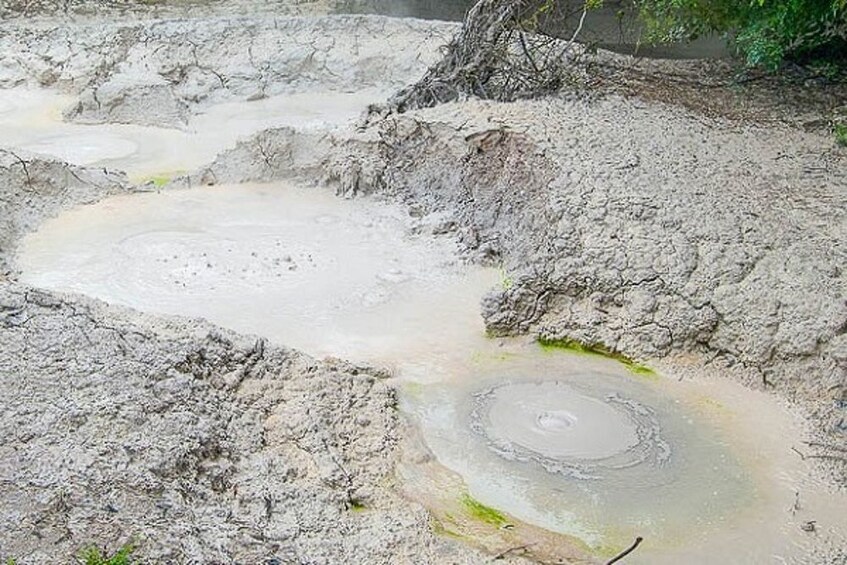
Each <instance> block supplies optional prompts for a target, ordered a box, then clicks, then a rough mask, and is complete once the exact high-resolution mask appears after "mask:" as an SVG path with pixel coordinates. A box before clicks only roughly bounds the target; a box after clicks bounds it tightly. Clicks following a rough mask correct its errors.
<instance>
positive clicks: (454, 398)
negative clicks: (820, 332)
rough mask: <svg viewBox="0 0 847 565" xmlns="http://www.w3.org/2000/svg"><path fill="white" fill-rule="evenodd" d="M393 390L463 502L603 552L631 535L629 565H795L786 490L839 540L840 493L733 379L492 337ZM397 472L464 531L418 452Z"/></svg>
mask: <svg viewBox="0 0 847 565" xmlns="http://www.w3.org/2000/svg"><path fill="white" fill-rule="evenodd" d="M405 392H406V394H405V395H404V397H403V401H404V407H405V409H406V410H407V411H408V412H409V413H410V414H412V415H413V418H414V419H415V420H416V421H417V422H418V425H419V428H420V429H421V430H422V434H423V436H424V438H425V440H426V442H427V444H428V446H429V447H430V449H431V450H432V452H433V453H434V454H435V456H436V457H437V459H438V461H439V462H441V463H442V464H443V465H444V466H446V467H447V468H448V469H450V470H451V471H452V472H454V473H456V474H458V475H459V476H461V477H462V478H463V481H464V485H465V488H467V490H468V492H470V494H471V495H472V496H473V497H474V498H476V499H478V500H479V501H481V502H482V503H483V504H485V505H487V506H489V507H492V508H497V509H504V510H505V511H507V512H508V514H509V515H510V516H511V517H512V519H515V520H520V521H522V522H523V523H528V524H534V525H536V526H540V527H542V528H544V529H546V530H549V531H553V532H557V533H559V534H562V535H563V536H565V539H569V540H571V541H570V545H571V546H572V547H574V548H583V550H584V551H585V552H586V553H585V555H589V556H591V555H594V556H596V555H600V556H604V555H605V556H612V555H614V554H616V553H617V551H619V550H620V548H622V547H626V546H627V545H628V544H629V543H630V542H631V541H632V540H633V539H635V538H636V537H643V538H645V540H647V541H646V542H645V544H644V545H643V546H642V547H641V548H640V550H639V553H638V554H636V555H635V556H633V557H632V558H630V559H631V562H633V563H713V562H715V561H714V560H715V559H728V560H730V561H733V562H750V563H765V562H769V561H767V559H766V558H765V557H764V556H766V555H769V556H773V558H774V559H782V560H785V561H788V562H798V563H803V562H805V559H807V558H808V556H809V555H810V554H811V548H812V547H813V545H814V543H815V540H814V539H810V538H809V537H808V536H807V535H806V534H805V533H804V532H803V531H802V529H801V528H799V527H798V517H799V514H798V512H800V511H799V510H796V509H795V510H792V508H794V504H795V502H796V500H795V499H796V497H797V492H798V491H802V493H803V495H802V497H803V502H802V506H803V508H804V509H805V510H811V509H812V508H814V510H813V512H814V514H815V515H817V516H819V517H821V523H826V524H827V528H828V529H827V535H828V536H830V539H831V540H833V543H835V544H836V545H839V544H843V543H845V541H847V528H845V526H847V524H845V523H844V521H843V519H842V517H841V513H842V512H841V508H842V507H843V505H844V504H845V502H847V500H845V498H844V496H843V494H842V495H833V494H831V493H830V492H829V491H828V489H827V488H826V487H825V485H823V484H821V483H820V482H818V481H815V480H811V479H810V478H809V477H808V468H807V467H806V463H805V462H803V461H801V460H800V459H799V458H798V457H796V455H795V454H792V453H791V452H790V451H789V450H787V449H786V444H785V443H784V439H785V437H791V436H792V435H796V434H799V433H800V432H799V429H798V424H799V421H798V419H797V418H796V417H795V416H792V415H791V413H790V412H789V411H787V410H785V409H784V408H783V407H781V406H779V405H778V404H775V403H774V402H773V401H772V400H770V399H768V398H767V396H766V395H762V394H758V393H753V392H752V391H749V390H745V389H743V388H742V387H740V386H737V385H730V384H729V383H726V382H722V381H720V380H704V381H699V382H682V381H680V380H678V379H670V378H664V377H660V376H659V375H657V374H655V373H651V372H648V371H646V370H643V369H639V372H633V371H632V370H631V369H629V368H626V367H625V366H623V365H621V364H619V363H617V362H614V361H611V360H609V359H603V358H602V357H599V356H585V355H574V354H569V353H567V352H560V351H557V350H551V349H545V348H539V347H537V346H532V345H526V344H524V345H521V344H520V343H518V342H512V341H504V342H502V343H500V346H499V347H492V348H490V349H488V350H479V351H478V353H477V354H476V355H474V356H473V358H472V359H470V360H468V361H467V362H466V363H464V364H463V365H462V366H455V367H453V370H452V372H451V374H450V376H449V377H448V376H444V379H443V380H441V381H437V380H436V381H434V382H428V383H427V382H412V383H408V384H407V385H406V387H405ZM426 465H427V463H426V462H424V463H423V466H424V467H426ZM436 473H437V472H436ZM402 474H403V476H404V477H405V478H406V488H407V489H408V490H409V492H410V493H411V494H412V496H413V497H415V498H418V499H421V500H426V497H430V502H429V503H428V506H429V507H430V508H431V509H432V510H433V511H434V512H435V514H436V515H437V516H438V517H439V519H440V520H441V521H442V522H443V523H444V524H445V528H448V529H452V530H454V531H455V532H456V533H459V534H462V535H466V534H467V532H468V529H467V524H466V523H464V522H463V521H462V520H460V519H457V518H456V515H457V514H456V509H455V505H454V504H452V503H451V501H450V500H447V499H446V497H444V495H443V494H435V493H434V492H433V490H432V489H433V485H434V484H436V485H437V484H441V485H442V488H443V485H444V484H448V485H449V484H450V483H449V481H443V480H442V481H441V482H440V483H439V481H438V480H437V479H436V480H433V478H432V476H433V471H432V469H431V468H430V469H428V470H422V469H421V462H414V461H413V462H407V463H406V464H405V466H404V468H403V470H402ZM459 496H461V495H459ZM525 541H526V542H528V543H535V542H538V539H537V538H536V537H535V536H534V535H532V534H528V535H527V539H526V540H525ZM561 551H562V550H561V548H559V553H558V554H557V552H556V550H553V551H552V552H551V553H552V554H553V555H559V556H561Z"/></svg>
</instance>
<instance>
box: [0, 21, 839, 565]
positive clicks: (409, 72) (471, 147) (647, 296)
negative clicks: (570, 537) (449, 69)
mask: <svg viewBox="0 0 847 565" xmlns="http://www.w3.org/2000/svg"><path fill="white" fill-rule="evenodd" d="M0 25H2V26H3V29H2V33H0V53H3V55H2V56H0V85H2V86H14V85H20V84H27V83H29V84H41V85H47V86H54V87H59V88H62V89H64V90H67V91H70V92H73V93H77V94H79V97H80V103H79V105H78V106H77V107H75V108H74V109H72V110H71V112H70V113H69V114H68V118H69V119H78V120H85V121H113V120H114V121H125V122H130V123H158V124H162V123H171V122H172V123H176V124H178V123H180V120H184V116H185V115H187V113H188V112H191V111H193V109H194V108H196V107H197V106H198V105H202V104H206V103H212V102H215V101H219V100H225V99H228V98H230V97H249V96H262V95H264V94H269V93H274V92H280V91H285V89H293V88H303V89H307V88H309V87H319V86H321V85H323V86H324V87H331V86H341V85H346V84H348V83H351V84H353V85H368V84H377V83H379V84H384V81H385V80H386V77H389V78H390V82H394V81H396V83H398V84H399V83H403V82H408V81H410V80H413V79H414V78H415V74H416V73H420V72H422V70H423V69H424V68H425V66H426V64H427V62H431V61H432V60H434V57H436V56H437V53H436V47H437V45H438V44H439V42H441V41H442V40H443V38H444V37H445V36H446V35H447V34H449V33H450V32H451V31H452V30H453V29H454V28H453V27H452V26H450V25H448V24H432V25H429V24H422V23H419V22H398V21H391V20H384V19H379V18H338V19H334V18H330V19H309V20H296V19H284V18H283V19H273V20H268V19H266V18H259V19H256V20H249V19H238V20H231V19H226V18H214V19H210V20H205V21H199V20H191V21H176V22H167V21H165V22H158V23H155V22H154V23H143V24H142V23H126V24H115V25H103V24H98V25H94V26H92V25H88V24H79V25H67V24H58V23H55V22H52V23H51V22H50V21H49V20H45V21H39V22H38V23H35V24H32V25H27V24H22V23H20V22H19V21H18V22H17V23H10V22H7V23H4V24H0ZM318 36H319V37H321V38H322V39H321V40H319V41H317V42H316V40H315V39H314V38H315V37H318ZM221 37H226V38H227V40H226V41H221V39H220V38H221ZM409 45H415V46H418V45H420V47H419V56H416V57H409V52H408V51H403V49H402V48H406V49H408V46H409ZM392 46H393V47H392ZM386 54H396V58H388V59H386ZM354 63H355V64H354ZM141 94H143V96H141ZM845 171H847V154H845V151H844V150H843V149H838V148H836V147H835V146H834V145H833V143H832V140H831V138H829V137H827V136H825V135H822V134H819V133H808V132H803V131H800V130H798V129H797V128H794V127H791V126H787V125H785V126H783V125H753V124H745V123H741V122H733V121H726V120H720V119H714V118H704V117H702V116H701V115H698V114H695V113H692V112H690V111H687V110H682V109H679V108H675V107H671V106H666V105H661V104H656V103H653V102H646V101H642V100H639V99H632V98H620V97H592V98H587V99H582V98H579V99H577V98H567V97H563V98H555V99H549V100H544V101H537V102H519V103H515V104H509V105H501V104H490V103H481V102H466V103H460V104H454V105H449V106H443V107H440V108H437V109H433V110H427V111H421V112H416V113H411V114H407V115H404V116H402V117H388V118H385V119H378V118H375V117H374V118H372V119H371V121H370V125H369V126H367V127H362V128H361V129H360V130H357V131H347V132H342V133H335V134H304V133H296V132H293V131H292V130H288V129H281V130H272V131H268V132H264V133H261V134H258V135H257V136H255V137H254V138H252V139H251V140H247V141H245V142H244V143H242V144H241V145H240V146H239V147H238V148H236V149H234V150H232V151H230V152H227V153H226V154H224V155H222V156H221V157H219V158H218V159H217V160H216V162H215V163H214V164H212V165H211V166H209V167H206V168H204V169H203V170H200V171H197V172H196V173H194V174H192V175H190V176H189V177H186V178H185V179H182V180H181V181H180V182H179V183H177V184H180V183H183V184H188V183H194V184H197V183H214V182H224V181H242V180H268V179H272V178H280V177H291V176H297V177H300V178H303V179H306V180H309V181H320V182H324V183H326V184H329V185H330V186H334V187H336V189H337V190H338V192H340V193H344V194H347V195H350V196H352V195H355V194H358V193H365V192H375V193H380V194H383V195H385V196H386V197H390V198H395V199H402V200H404V201H406V202H407V203H408V204H409V206H410V211H411V212H412V213H413V214H414V215H416V216H421V217H422V226H424V227H426V226H429V229H435V230H438V231H439V232H443V231H453V232H454V233H455V235H456V238H457V239H458V240H459V241H460V242H462V244H463V246H464V247H465V249H466V251H467V254H468V256H469V257H470V258H473V259H475V260H479V261H484V262H488V263H493V264H499V263H502V264H504V265H505V268H506V270H507V271H508V273H509V274H510V277H511V278H512V279H513V280H514V281H515V284H514V285H513V286H512V287H511V288H510V289H508V290H505V291H504V290H500V291H497V292H493V293H492V294H491V295H489V296H488V297H487V298H486V300H485V302H484V304H483V308H482V312H483V315H484V316H485V319H486V322H487V325H488V327H489V329H490V330H491V331H492V332H496V333H526V332H529V333H536V334H539V335H545V336H548V337H567V338H572V339H580V340H582V341H586V342H597V343H603V344H605V345H607V346H609V347H612V348H615V349H617V350H619V351H621V352H623V353H625V354H627V355H630V356H633V357H636V358H644V359H646V358H665V359H666V361H667V362H668V363H670V364H671V366H674V364H676V365H675V366H677V367H679V368H680V370H682V369H692V368H693V369H694V370H695V372H696V371H697V370H709V371H718V372H725V373H727V374H728V375H731V376H733V377H734V378H738V379H741V380H743V381H745V382H747V383H748V384H750V385H751V386H759V387H767V388H769V389H773V390H775V391H776V392H778V393H779V394H780V395H782V396H783V397H786V398H789V399H792V400H795V401H796V403H797V405H798V406H799V407H800V408H802V409H803V410H805V411H806V412H807V413H808V414H809V416H810V418H811V419H810V422H811V423H812V430H813V431H812V432H811V435H810V437H809V438H798V441H802V440H803V439H811V438H812V437H814V438H815V439H816V440H817V441H819V442H821V443H822V444H825V445H827V446H831V447H829V448H820V449H819V452H818V455H823V456H828V458H827V459H821V462H822V467H821V470H822V471H824V472H826V473H828V474H829V476H830V478H831V479H832V480H833V481H834V482H840V483H841V484H844V483H845V467H844V466H843V465H841V464H839V458H838V454H839V453H841V451H839V450H840V449H845V445H846V444H847V441H846V440H847V419H845V418H847V303H845V288H847V274H845V273H844V270H843V268H844V265H847V249H845V241H847V218H845V215H847V201H846V200H847V196H845V195H847V178H845V176H846V175H845ZM129 190H136V188H135V187H131V186H129V185H128V184H127V183H126V181H125V179H124V177H123V176H122V175H121V174H119V173H111V172H104V171H97V170H85V169H81V168H78V167H72V166H68V165H66V164H63V163H60V162H55V161H50V160H48V159H43V158H36V157H33V156H28V155H24V154H21V153H20V152H17V151H14V152H13V151H6V150H4V151H0V272H2V274H0V344H2V347H0V376H2V378H0V412H2V414H3V418H2V425H0V445H2V447H0V485H2V489H0V508H2V515H0V521H2V526H0V556H5V555H7V554H8V555H18V556H22V557H23V559H22V560H21V562H23V563H30V562H32V563H55V562H57V556H60V557H59V558H58V561H70V560H71V556H72V555H73V553H74V551H76V550H77V549H78V548H79V547H81V546H83V545H85V544H88V543H97V544H100V545H110V546H111V547H115V545H116V544H119V543H123V542H125V541H128V540H129V539H131V538H139V539H141V540H142V541H143V543H141V550H140V551H141V556H142V557H143V558H145V559H149V560H151V561H153V562H159V561H174V562H187V561H198V562H231V561H234V560H237V561H240V562H245V563H253V562H281V563H289V562H295V563H297V562H301V563H332V562H340V561H351V562H373V563H382V562H398V563H403V562H409V563H418V562H431V563H447V562H472V563H477V562H482V561H484V560H485V559H487V558H486V557H484V556H482V555H480V554H477V553H474V552H473V551H472V550H469V549H466V548H463V546H460V545H458V544H457V543H455V542H451V541H449V540H446V539H442V538H436V537H434V536H433V534H432V533H431V528H430V526H429V523H428V517H427V515H426V514H425V513H424V511H423V510H422V509H420V508H419V507H416V506H414V505H412V504H410V503H408V502H406V501H403V500H402V499H401V498H399V497H398V496H397V495H396V494H395V492H394V490H393V489H392V488H391V487H392V482H393V478H392V476H393V475H392V468H393V462H394V460H395V459H396V456H397V446H398V443H399V442H400V441H401V439H402V438H403V437H404V433H403V429H402V426H401V423H400V422H399V420H398V416H397V414H396V412H395V409H394V392H393V391H392V389H391V387H390V385H389V384H388V383H386V382H385V381H383V380H382V379H381V376H380V374H379V373H378V372H375V371H373V370H370V369H363V368H355V367H351V366H349V365H346V364H344V363H343V362H316V361H313V360H311V359H308V358H306V357H304V356H302V355H300V354H298V353H296V352H293V351H288V350H285V349H281V348H279V347H276V346H271V345H268V344H264V343H263V342H262V341H260V340H258V339H257V338H244V337H239V336H235V335H231V334H228V333H225V332H221V331H220V330H216V329H214V328H211V327H210V326H207V325H205V324H202V323H198V322H187V321H168V320H162V319H154V318H152V317H145V316H141V315H139V314H137V313H132V312H128V311H123V310H120V309H117V308H113V307H106V306H104V305H102V304H96V303H94V302H92V301H89V300H87V299H84V298H81V297H72V296H59V295H55V294H51V293H45V292H41V291H35V290H33V289H28V288H26V287H24V286H22V285H20V284H19V283H17V282H15V274H14V258H13V254H14V247H15V244H16V242H17V240H18V239H19V238H20V236H21V235H22V234H23V233H25V232H27V231H29V230H32V229H34V228H36V227H37V226H38V224H39V223H40V222H41V221H42V220H43V219H44V218H46V217H49V216H51V215H54V214H55V213H57V212H58V211H59V210H61V209H63V208H66V207H69V206H71V205H73V204H77V203H83V202H91V201H95V200H97V199H100V198H103V197H104V196H106V195H108V194H113V193H118V192H123V191H129ZM825 463H826V465H824V464H825ZM821 544H822V547H823V548H824V549H823V550H822V551H824V553H823V554H822V555H821V556H820V557H814V558H811V561H810V562H814V563H820V562H831V563H842V562H843V560H844V557H845V556H844V553H843V548H829V549H826V540H822V541H821ZM274 560H276V561H274Z"/></svg>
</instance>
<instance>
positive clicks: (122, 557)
mask: <svg viewBox="0 0 847 565" xmlns="http://www.w3.org/2000/svg"><path fill="white" fill-rule="evenodd" d="M134 551H135V546H134V545H133V544H132V543H128V544H126V545H125V546H123V547H121V548H120V549H119V550H118V551H117V552H116V553H115V554H113V555H111V556H109V555H108V554H106V553H104V552H102V551H101V550H100V549H99V548H97V547H94V546H92V547H88V548H86V549H83V550H82V552H81V553H80V556H79V558H80V561H82V562H83V563H84V564H85V565H132V564H133V559H132V554H133V552H134Z"/></svg>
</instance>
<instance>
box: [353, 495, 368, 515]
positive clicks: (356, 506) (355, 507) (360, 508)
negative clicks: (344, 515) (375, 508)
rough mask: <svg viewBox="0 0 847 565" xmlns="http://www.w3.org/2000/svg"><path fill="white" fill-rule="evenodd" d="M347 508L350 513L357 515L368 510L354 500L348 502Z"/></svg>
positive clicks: (362, 503) (358, 501)
mask: <svg viewBox="0 0 847 565" xmlns="http://www.w3.org/2000/svg"><path fill="white" fill-rule="evenodd" d="M349 506H350V511H351V512H355V513H357V514H358V513H361V512H366V511H367V510H368V507H367V505H366V504H365V503H364V502H362V501H360V500H356V499H355V498H354V499H351V500H350V502H349Z"/></svg>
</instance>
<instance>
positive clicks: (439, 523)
mask: <svg viewBox="0 0 847 565" xmlns="http://www.w3.org/2000/svg"><path fill="white" fill-rule="evenodd" d="M447 524H450V525H452V526H454V527H458V524H457V523H456V521H455V520H454V519H453V518H452V516H451V515H450V514H449V513H447V514H445V517H444V520H439V519H438V518H433V519H432V531H433V533H435V535H439V536H445V537H448V538H453V539H455V540H459V541H467V539H468V538H467V536H464V535H462V534H460V533H459V532H457V531H456V530H454V529H453V528H451V527H448V526H447Z"/></svg>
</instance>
